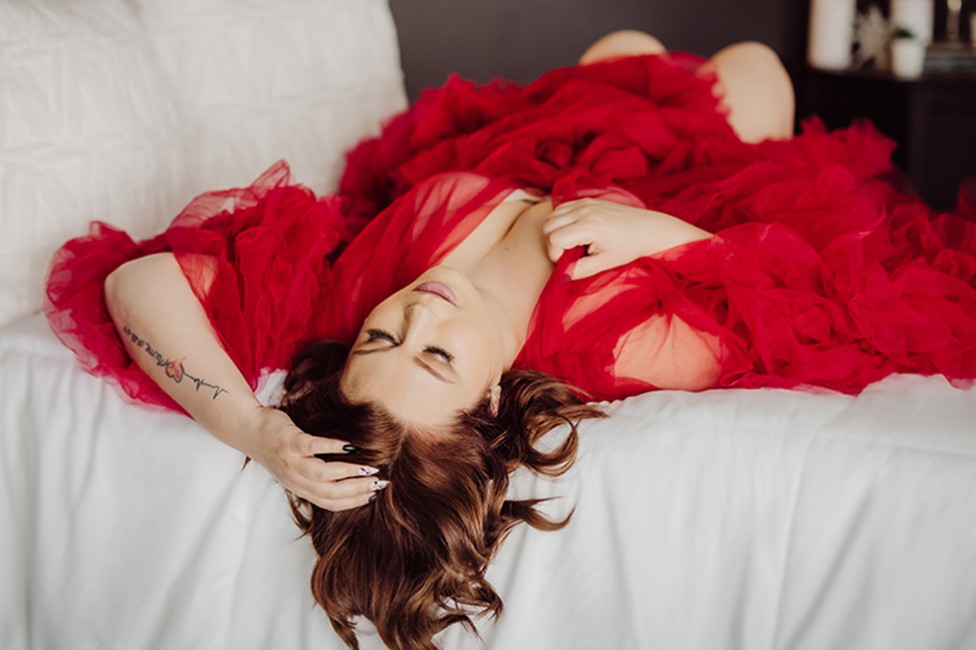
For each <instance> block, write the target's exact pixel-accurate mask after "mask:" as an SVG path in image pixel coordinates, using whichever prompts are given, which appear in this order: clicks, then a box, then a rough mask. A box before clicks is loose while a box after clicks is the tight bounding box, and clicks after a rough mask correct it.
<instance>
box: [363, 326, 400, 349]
mask: <svg viewBox="0 0 976 650" xmlns="http://www.w3.org/2000/svg"><path fill="white" fill-rule="evenodd" d="M366 335H367V336H368V337H369V339H368V340H367V341H366V342H367V343H372V342H373V341H380V340H382V341H389V342H390V343H392V344H393V345H400V344H399V343H398V342H397V340H396V337H394V336H393V335H392V334H390V333H389V332H387V331H386V330H377V329H369V330H366Z"/></svg>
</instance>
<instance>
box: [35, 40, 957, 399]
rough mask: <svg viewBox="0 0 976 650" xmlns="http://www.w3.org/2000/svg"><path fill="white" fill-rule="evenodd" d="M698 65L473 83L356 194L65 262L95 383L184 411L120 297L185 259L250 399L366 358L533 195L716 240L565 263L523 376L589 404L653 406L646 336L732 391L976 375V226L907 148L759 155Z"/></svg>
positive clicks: (360, 172)
mask: <svg viewBox="0 0 976 650" xmlns="http://www.w3.org/2000/svg"><path fill="white" fill-rule="evenodd" d="M698 63H700V59H697V58H695V57H691V56H684V55H674V56H671V57H667V58H664V57H656V56H651V57H637V58H631V59H622V60H618V61H613V62H607V63H602V64H597V65H593V66H587V67H583V68H568V69H564V70H559V71H556V72H553V73H551V74H549V75H546V76H544V77H542V78H541V79H540V80H538V81H537V82H534V83H532V84H529V85H527V86H524V87H522V86H516V85H512V84H506V83H502V82H496V83H493V84H488V85H486V86H481V87H478V86H475V85H473V84H470V83H468V82H464V81H461V80H459V79H456V78H454V79H452V80H450V81H449V82H448V83H447V84H446V85H445V86H444V87H443V88H441V89H438V90H434V91H430V92H428V93H427V94H425V95H424V96H423V97H422V98H421V99H420V101H419V102H418V103H417V104H416V105H415V106H414V107H413V108H411V109H409V110H408V111H406V112H405V113H404V114H402V115H400V116H397V117H396V118H395V119H393V120H392V121H391V122H390V123H389V125H388V126H387V127H386V128H385V129H384V131H383V132H382V133H381V134H380V136H379V137H378V138H376V139H372V140H369V141H366V142H364V143H363V144H361V145H360V146H359V147H358V148H357V149H356V150H354V151H353V152H352V153H351V155H350V158H349V164H348V168H347V170H346V173H345V176H344V177H343V180H342V184H341V188H340V193H339V195H337V196H331V197H325V198H322V199H317V198H316V197H314V196H313V195H312V194H311V193H310V192H309V191H308V190H306V189H304V188H302V187H300V186H295V185H292V184H290V182H289V179H288V177H287V168H286V167H285V166H284V165H283V164H278V165H276V166H275V167H273V168H272V169H271V170H269V172H267V173H266V174H265V175H264V176H262V178H260V179H258V181H257V182H256V183H255V184H253V185H252V186H251V187H249V188H245V189H240V190H229V191H224V192H215V193H210V194H206V195H203V196H201V197H198V198H197V199H195V200H194V201H193V202H192V203H191V204H190V206H188V207H187V209H186V210H184V212H183V213H181V215H179V216H178V217H177V218H176V220H175V221H174V222H173V224H172V226H171V227H170V228H169V229H168V230H167V231H166V232H165V233H163V234H161V235H159V236H158V237H155V238H153V239H151V240H148V241H146V242H141V243H135V242H132V241H131V239H129V238H128V237H127V236H126V235H125V234H124V233H121V232H119V231H117V230H113V229H111V228H110V227H108V226H106V225H104V224H96V225H95V226H93V230H92V233H91V235H90V236H88V237H85V238H81V239H78V240H74V241H72V242H69V243H67V244H66V245H65V246H64V247H63V248H62V249H61V250H60V251H59V252H58V254H57V256H56V257H55V260H54V262H53V266H52V271H51V275H50V279H49V282H48V309H47V313H48V317H49V319H50V322H51V324H52V327H53V328H54V330H55V331H56V332H57V333H58V335H59V336H60V337H61V338H62V340H64V341H65V343H66V344H67V345H68V346H69V347H71V348H72V349H73V350H74V351H75V353H76V354H77V355H78V356H79V357H80V358H81V360H82V363H83V364H84V366H85V367H86V369H88V370H89V371H90V372H93V373H95V374H98V375H100V376H106V377H109V378H112V379H114V381H116V382H117V383H118V384H119V385H120V386H121V387H122V389H123V391H124V392H125V393H126V394H127V395H128V396H129V397H131V398H132V399H134V400H137V401H139V402H142V403H149V404H160V405H163V406H167V407H169V408H173V407H174V405H173V404H172V402H171V401H170V400H169V398H167V397H166V396H165V395H164V394H163V393H162V392H161V391H160V390H159V389H158V388H157V387H156V386H155V385H154V384H153V383H152V382H151V381H150V380H149V379H148V378H147V377H145V375H143V374H142V373H141V372H140V371H139V370H138V369H137V368H135V367H134V366H133V365H131V363H130V361H129V360H128V358H127V357H126V355H125V352H124V349H123V348H122V345H121V342H120V341H119V339H118V337H117V335H116V333H115V328H114V326H113V325H112V323H111V322H110V320H109V318H108V314H107V313H106V311H105V307H104V299H103V296H102V293H101V285H102V282H103V281H104V278H105V276H106V275H107V274H108V273H109V272H111V270H113V269H114V268H116V267H117V266H118V265H119V264H121V263H123V262H125V261H126V260H128V259H133V258H134V257H138V256H140V255H146V254H149V253H152V252H157V251H161V250H172V251H174V252H175V253H176V255H177V258H178V259H179V260H180V263H181V266H182V268H183V270H184V272H185V273H186V274H187V277H188V278H189V279H190V282H191V285H192V286H194V287H195V288H197V287H199V286H201V282H200V278H199V261H200V259H201V256H207V257H210V258H214V259H216V260H217V275H216V279H215V281H214V283H213V286H212V287H211V288H210V290H209V292H207V293H206V294H204V293H203V292H202V291H198V296H199V297H200V298H201V301H202V303H203V304H204V306H205V308H206V310H207V313H208V314H209V316H210V319H211V322H212V323H213V325H214V328H215V329H216V330H217V331H218V332H219V333H220V335H221V337H222V340H223V343H224V345H225V347H226V348H227V349H228V352H230V354H231V356H232V357H233V358H234V360H235V361H236V362H237V363H238V365H239V366H240V367H241V369H242V371H243V373H244V375H245V376H246V377H247V378H248V379H249V380H250V381H251V382H252V385H253V384H254V383H255V382H256V381H257V378H258V376H259V374H260V371H261V370H262V369H267V368H281V367H287V365H288V363H289V361H290V359H291V358H292V356H293V355H294V353H295V352H296V351H297V350H298V349H300V348H301V347H302V346H304V345H306V344H308V343H309V342H310V341H313V340H316V339H319V338H326V337H329V338H337V339H339V340H346V341H348V340H351V339H352V338H353V336H354V335H355V333H356V331H357V330H358V327H359V324H360V323H361V322H362V320H363V318H364V317H365V315H366V314H367V313H368V312H369V311H370V309H372V307H373V306H374V305H375V304H377V303H378V302H379V301H380V300H382V299H383V298H385V297H386V296H387V295H389V294H390V293H392V292H393V291H395V290H396V289H398V288H400V287H402V286H404V285H405V284H407V283H409V282H410V281H412V280H413V279H414V278H415V277H416V276H418V275H419V274H420V273H421V272H422V271H424V270H425V269H426V268H428V267H429V266H431V265H434V264H436V263H437V262H438V261H439V260H440V259H442V258H443V257H444V256H445V255H446V254H447V253H448V252H450V251H451V250H452V249H453V248H454V247H455V246H456V245H457V244H458V243H459V242H461V241H463V239H464V238H465V237H466V236H467V235H468V234H470V232H471V231H472V230H474V228H476V227H477V225H478V224H479V223H480V222H481V220H482V219H483V218H484V217H485V216H486V215H487V214H488V213H489V212H490V211H491V210H492V209H493V208H494V207H495V205H497V204H498V202H499V201H501V200H502V199H503V198H504V197H505V196H506V195H507V194H508V193H509V192H510V191H511V190H512V189H514V188H516V187H530V188H535V189H537V190H540V191H542V192H546V193H549V194H551V195H552V196H553V198H554V201H555V202H556V203H559V202H561V201H567V200H571V199H575V198H580V197H584V196H597V197H601V198H604V199H607V200H613V201H622V202H626V203H629V204H633V205H642V206H647V207H649V208H653V209H655V210H660V211H663V212H668V213H670V214H673V215H675V216H678V217H680V218H682V219H685V220H686V221H688V222H690V223H693V224H695V225H697V226H699V227H701V228H704V229H706V230H708V231H710V232H713V233H716V236H715V237H713V238H711V239H709V240H705V241H701V242H696V243H694V244H689V245H687V246H683V247H681V248H679V249H672V250H670V251H666V252H664V253H663V254H660V255H658V256H655V257H652V258H643V259H640V260H637V261H635V262H633V263H631V264H629V265H627V266H625V267H622V268H620V269H614V270H611V271H608V272H605V273H603V274H600V275H598V276H595V277H593V278H590V279H587V280H582V281H576V282H569V281H568V279H567V278H566V277H565V269H566V268H567V266H568V265H569V264H570V263H571V262H572V261H573V259H574V257H576V256H578V255H580V254H582V251H581V250H576V251H572V252H570V253H567V254H566V255H564V256H563V259H562V260H560V262H559V264H558V265H557V266H556V269H555V271H554V273H553V275H552V278H551V280H550V282H549V283H548V285H547V286H546V288H545V290H544V292H543V295H542V297H541V299H540V301H539V303H538V305H537V307H536V310H535V314H534V315H533V318H532V322H531V323H530V329H529V337H528V341H527V343H526V345H525V347H524V349H523V350H522V353H521V355H520V356H519V358H518V360H517V361H516V366H517V367H523V368H533V369H537V370H542V371H544V372H548V373H550V374H553V375H554V376H557V377H559V378H561V379H563V380H566V381H568V382H570V383H572V384H574V385H576V386H578V387H579V388H580V389H582V390H584V391H586V392H587V393H588V394H589V395H590V396H591V397H592V398H594V399H616V398H621V397H625V396H628V395H633V394H636V393H639V392H644V391H646V390H650V389H652V388H653V386H652V385H650V384H649V383H648V381H647V380H646V379H644V378H642V377H641V374H642V373H641V372H640V363H639V362H638V363H635V362H634V358H635V357H637V358H638V361H639V359H640V358H644V357H642V356H641V355H644V356H648V355H653V353H654V350H655V349H661V347H662V346H665V345H669V343H670V342H672V338H673V340H677V338H674V337H670V336H668V335H667V334H665V336H664V338H662V337H661V335H660V334H659V333H656V334H654V335H653V336H652V335H651V333H650V332H649V331H646V332H645V331H644V330H642V328H645V329H646V328H647V323H648V322H651V320H655V319H656V322H657V323H658V325H660V323H661V319H662V318H663V319H664V322H665V323H666V326H665V328H664V331H665V332H674V331H675V327H674V326H675V325H676V324H678V323H687V324H688V325H690V326H691V327H692V328H694V329H695V330H696V331H698V332H702V333H705V334H706V335H707V337H708V340H709V341H711V342H712V344H713V347H714V351H715V353H716V354H717V356H718V361H719V363H720V366H721V370H720V375H719V377H718V379H717V380H716V381H715V382H714V385H715V386H725V387H749V388H752V387H760V386H776V387H795V386H800V385H816V386H822V387H826V388H830V389H834V390H839V391H844V392H848V393H856V392H858V391H859V390H861V389H863V388H864V387H865V386H866V385H867V384H869V383H871V382H873V381H875V380H878V379H880V378H882V377H885V376H887V375H889V374H891V373H894V372H914V373H923V374H931V373H942V374H944V375H945V376H946V377H948V378H949V379H950V380H951V381H954V382H963V381H965V380H969V379H972V378H973V377H974V376H976V336H974V332H976V224H974V223H973V222H971V221H968V220H966V219H963V218H960V217H959V216H953V215H949V214H933V212H932V211H931V210H930V209H929V208H928V207H927V206H926V205H925V204H924V203H922V202H921V201H919V200H918V199H916V198H914V197H912V196H910V195H909V194H907V193H905V192H903V191H901V190H900V189H898V188H899V186H900V185H901V183H900V182H898V177H897V175H896V173H895V171H894V170H893V169H892V167H891V163H890V153H891V150H892V144H891V142H890V141H888V140H886V139H885V138H883V137H882V136H880V135H879V134H877V133H876V132H875V131H874V130H873V128H872V127H871V126H870V125H868V124H858V125H854V126H852V127H851V128H849V129H845V130H841V131H837V132H833V133H828V132H826V130H825V129H824V128H823V127H822V125H821V124H819V123H818V122H816V121H813V122H810V123H808V124H806V125H805V128H804V131H803V133H802V134H800V135H798V136H796V137H795V138H793V139H792V140H789V141H779V142H772V141H770V142H764V143H760V144H757V145H750V144H745V143H742V142H741V141H739V140H738V139H737V138H736V137H735V134H734V132H733V131H732V130H731V128H730V127H729V126H728V124H727V121H726V120H725V117H724V115H723V113H722V111H721V107H720V102H719V100H718V99H717V98H716V97H715V96H714V95H713V93H712V88H713V84H712V81H711V80H709V79H704V78H701V77H700V76H698V75H697V73H696V69H697V65H698ZM971 195H972V192H971V191H968V192H967V191H963V192H961V194H960V210H959V212H960V214H965V213H966V212H967V206H968V209H969V210H970V212H971V209H972V205H973V204H974V202H973V201H972V200H971ZM967 197H968V198H967ZM679 319H680V320H679ZM655 337H656V338H655ZM676 352H677V354H678V357H679V358H680V352H681V350H676Z"/></svg>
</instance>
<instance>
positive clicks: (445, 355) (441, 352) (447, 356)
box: [424, 345, 454, 363]
mask: <svg viewBox="0 0 976 650" xmlns="http://www.w3.org/2000/svg"><path fill="white" fill-rule="evenodd" d="M424 352H428V353H430V354H434V355H437V356H439V357H440V358H442V359H443V360H444V361H446V362H447V363H454V355H453V354H451V353H450V352H448V351H447V350H445V349H444V348H439V347H437V346H435V345H430V346H427V347H426V348H424Z"/></svg>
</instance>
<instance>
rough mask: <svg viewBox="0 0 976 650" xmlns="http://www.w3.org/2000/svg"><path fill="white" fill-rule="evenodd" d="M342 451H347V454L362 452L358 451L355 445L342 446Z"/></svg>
mask: <svg viewBox="0 0 976 650" xmlns="http://www.w3.org/2000/svg"><path fill="white" fill-rule="evenodd" d="M342 451H348V452H349V453H355V452H357V451H362V449H360V448H359V447H357V446H356V445H350V444H345V445H342Z"/></svg>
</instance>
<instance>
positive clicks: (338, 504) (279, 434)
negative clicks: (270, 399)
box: [240, 407, 387, 512]
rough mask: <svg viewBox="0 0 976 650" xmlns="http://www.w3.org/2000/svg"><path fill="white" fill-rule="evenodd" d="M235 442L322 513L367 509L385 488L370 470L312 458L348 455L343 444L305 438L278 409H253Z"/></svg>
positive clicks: (283, 484) (336, 441)
mask: <svg viewBox="0 0 976 650" xmlns="http://www.w3.org/2000/svg"><path fill="white" fill-rule="evenodd" d="M240 441H241V451H243V452H244V453H246V454H247V455H248V456H249V457H250V458H252V459H254V460H255V461H257V462H258V463H260V464H261V465H263V466H264V467H265V469H267V470H268V471H269V472H271V474H272V475H273V476H274V477H275V478H276V479H277V480H278V482H279V483H281V485H282V486H283V487H284V488H285V489H287V490H288V491H289V492H291V493H292V494H294V495H295V496H297V497H301V498H302V499H305V500H306V501H309V502H311V503H313V504H315V505H317V506H318V507H320V508H322V509H324V510H331V511H333V512H336V511H339V510H348V509H350V508H356V507H359V506H363V505H366V504H367V503H369V501H370V497H372V496H373V494H374V493H375V492H377V491H379V490H382V489H383V488H384V487H386V485H387V482H386V481H379V480H377V479H376V478H373V475H374V474H376V472H377V470H376V469H375V468H372V467H366V466H363V465H356V464H352V463H342V462H335V461H331V462H327V461H324V460H322V459H320V458H316V457H315V456H316V454H344V453H347V451H348V450H347V449H344V447H346V446H347V443H345V442H343V441H341V440H336V439H334V438H320V437H318V436H312V435H309V434H307V433H305V432H304V431H302V430H301V429H299V428H298V427H297V426H295V423H294V422H292V420H291V418H290V417H288V415H287V414H285V413H284V412H282V411H279V410H277V409H273V408H268V407H260V408H258V409H256V410H255V411H254V412H253V413H252V414H251V415H250V417H249V418H248V420H247V423H246V424H245V425H244V427H243V431H242V432H241V438H240Z"/></svg>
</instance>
